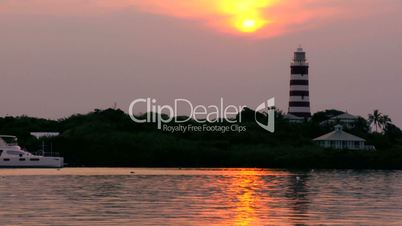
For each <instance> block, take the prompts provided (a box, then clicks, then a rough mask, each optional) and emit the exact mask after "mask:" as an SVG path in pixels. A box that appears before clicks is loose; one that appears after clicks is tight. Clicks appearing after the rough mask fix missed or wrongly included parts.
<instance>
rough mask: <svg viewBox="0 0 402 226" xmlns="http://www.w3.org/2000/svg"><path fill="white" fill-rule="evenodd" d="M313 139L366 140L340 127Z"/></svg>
mask: <svg viewBox="0 0 402 226" xmlns="http://www.w3.org/2000/svg"><path fill="white" fill-rule="evenodd" d="M314 141H366V140H365V139H363V138H360V137H358V136H355V135H352V134H350V133H347V132H345V131H343V130H342V129H339V127H338V128H337V129H335V131H332V132H330V133H327V134H325V135H323V136H320V137H317V138H315V139H314Z"/></svg>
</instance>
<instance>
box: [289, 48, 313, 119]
mask: <svg viewBox="0 0 402 226" xmlns="http://www.w3.org/2000/svg"><path fill="white" fill-rule="evenodd" d="M290 68H291V76H290V98H289V110H288V113H289V114H291V115H294V116H297V117H302V118H310V117H311V109H310V92H309V77H308V72H309V63H308V62H307V59H306V52H305V51H304V50H303V48H301V47H299V48H298V49H297V51H296V52H295V53H294V59H293V62H292V63H291V65H290Z"/></svg>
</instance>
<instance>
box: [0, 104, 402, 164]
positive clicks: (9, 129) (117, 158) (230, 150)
mask: <svg viewBox="0 0 402 226" xmlns="http://www.w3.org/2000/svg"><path fill="white" fill-rule="evenodd" d="M341 113H342V112H340V111H337V110H328V111H324V112H318V113H316V114H315V115H314V116H313V117H312V120H310V121H308V122H305V123H301V124H290V123H288V122H287V121H286V120H285V119H284V117H283V114H282V113H281V112H280V111H277V116H276V132H275V133H273V134H272V133H269V132H267V131H265V130H264V129H262V128H260V127H259V126H258V125H257V124H256V123H255V117H256V116H255V112H254V111H253V110H251V109H244V111H243V112H242V113H241V114H242V115H241V118H242V122H241V123H238V124H239V126H245V127H246V128H247V131H245V132H242V133H239V132H232V131H231V132H227V133H222V132H219V131H217V132H186V133H182V132H175V133H172V132H166V131H162V130H158V129H157V125H156V124H155V123H145V124H139V123H134V122H133V121H131V119H130V117H129V116H128V115H127V114H126V113H124V112H123V111H121V110H115V109H107V110H95V111H93V112H90V113H88V114H84V115H80V114H79V115H73V116H71V117H68V118H64V119H60V120H46V119H36V118H30V117H27V116H22V117H4V118H0V134H9V135H16V136H18V138H19V142H20V144H21V146H23V147H25V148H27V149H28V150H30V151H33V152H34V151H36V150H38V149H40V147H41V141H39V140H37V139H35V138H34V137H32V136H31V135H30V132H34V131H55V132H60V133H61V136H59V137H54V138H50V139H47V140H48V141H51V142H52V143H53V147H54V150H56V151H58V152H60V154H61V155H62V156H64V157H65V161H66V162H67V163H69V165H70V166H116V167H117V166H120V167H125V166H127V167H128V166H135V167H269V168H372V169H402V132H401V130H400V129H399V128H398V127H396V126H395V125H393V124H391V123H390V121H388V123H387V124H386V125H385V126H384V129H383V130H384V133H370V128H369V125H370V124H369V122H368V121H367V120H365V119H364V118H359V120H358V122H357V123H356V125H355V127H353V128H351V129H346V130H347V131H348V132H351V133H353V134H355V135H357V136H360V137H363V138H365V139H367V141H368V143H369V144H372V145H375V146H376V147H377V151H337V150H325V149H322V148H320V147H318V146H316V145H314V144H313V143H312V138H315V137H318V136H320V135H322V134H325V133H327V132H330V131H332V130H333V127H331V126H322V125H320V122H322V120H327V119H329V118H331V117H333V116H336V115H339V114H341ZM146 116H147V114H144V115H142V117H144V118H145V117H146ZM238 117H240V115H239V116H238ZM264 117H266V115H264V114H260V113H258V114H257V118H259V119H264ZM180 118H182V119H185V118H186V116H180ZM261 121H264V120H261ZM190 124H191V125H198V124H197V123H196V122H194V121H189V122H186V123H182V124H180V125H183V126H187V125H190ZM205 124H206V125H210V126H214V125H220V126H222V125H227V126H231V125H232V124H230V123H228V122H223V123H205ZM169 125H171V126H177V125H179V124H175V123H170V124H169Z"/></svg>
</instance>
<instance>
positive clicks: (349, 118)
mask: <svg viewBox="0 0 402 226" xmlns="http://www.w3.org/2000/svg"><path fill="white" fill-rule="evenodd" d="M358 120H359V117H358V116H355V115H351V114H349V113H347V112H346V113H343V114H341V115H338V116H335V117H332V118H330V119H328V120H325V121H323V122H321V123H320V125H321V126H331V125H337V124H341V125H343V126H344V127H346V128H353V127H355V125H356V122H357V121H358Z"/></svg>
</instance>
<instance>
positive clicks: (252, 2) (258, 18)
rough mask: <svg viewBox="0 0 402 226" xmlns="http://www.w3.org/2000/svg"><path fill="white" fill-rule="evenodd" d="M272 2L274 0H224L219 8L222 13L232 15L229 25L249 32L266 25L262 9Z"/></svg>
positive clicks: (266, 21)
mask: <svg viewBox="0 0 402 226" xmlns="http://www.w3.org/2000/svg"><path fill="white" fill-rule="evenodd" d="M274 2H275V1H274V0H224V1H222V2H221V5H220V9H221V10H222V13H223V14H227V15H230V17H232V18H231V19H230V20H231V21H230V22H229V25H231V26H233V27H234V28H236V29H237V30H238V31H240V32H246V33H251V32H255V31H257V30H259V29H261V28H263V27H264V26H265V25H267V23H268V20H267V18H265V16H263V15H264V14H263V12H262V11H263V10H264V9H266V8H267V7H269V6H271V5H272V4H273V3H274Z"/></svg>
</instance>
